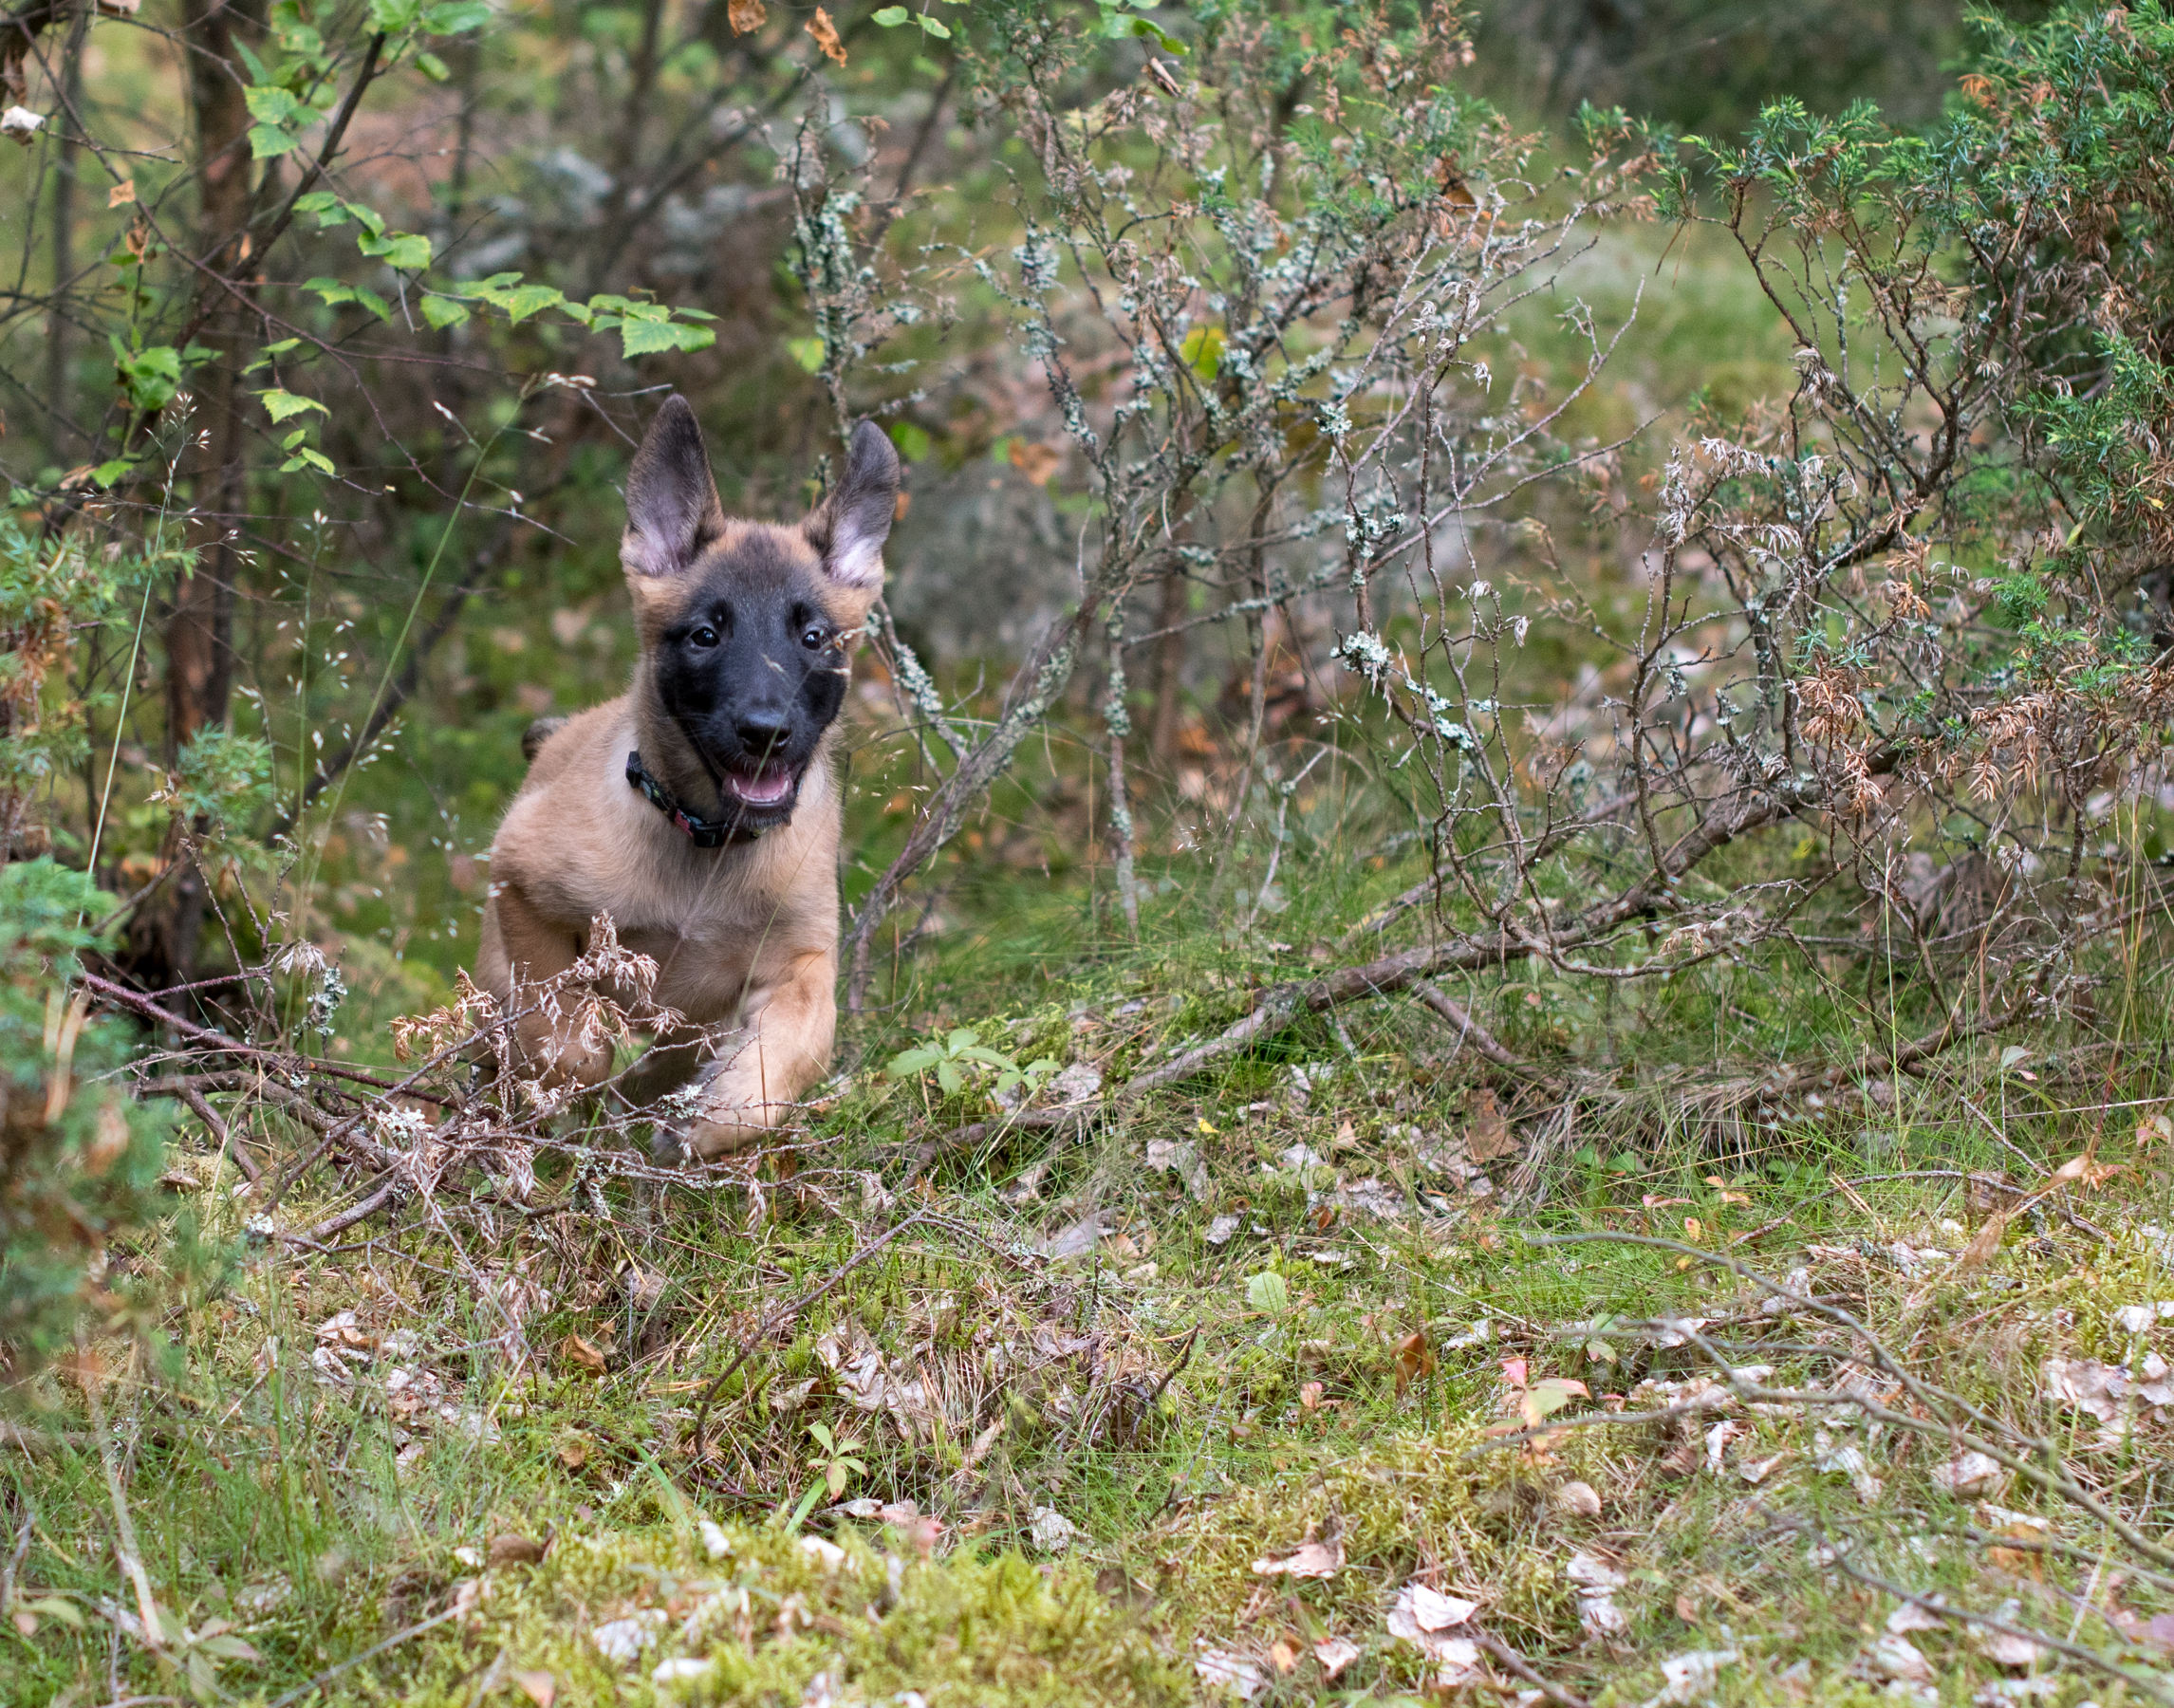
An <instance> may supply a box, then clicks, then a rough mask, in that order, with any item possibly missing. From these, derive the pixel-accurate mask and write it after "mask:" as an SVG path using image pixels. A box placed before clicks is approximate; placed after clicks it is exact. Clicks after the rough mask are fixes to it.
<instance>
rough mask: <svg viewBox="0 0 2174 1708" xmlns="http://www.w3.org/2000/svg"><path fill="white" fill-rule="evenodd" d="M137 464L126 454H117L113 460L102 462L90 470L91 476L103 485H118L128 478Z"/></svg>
mask: <svg viewBox="0 0 2174 1708" xmlns="http://www.w3.org/2000/svg"><path fill="white" fill-rule="evenodd" d="M135 467H136V465H135V463H133V462H132V461H130V460H129V459H128V458H127V457H125V456H117V457H115V458H114V459H113V460H112V461H111V462H102V463H100V464H99V465H98V467H97V468H95V469H93V470H92V471H91V472H90V477H91V478H92V479H93V480H95V481H97V482H98V484H99V485H100V486H102V487H109V486H115V485H118V484H119V483H120V482H121V481H123V480H125V479H127V477H128V473H129V471H130V470H131V469H133V468H135Z"/></svg>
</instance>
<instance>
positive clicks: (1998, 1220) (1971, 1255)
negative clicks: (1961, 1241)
mask: <svg viewBox="0 0 2174 1708" xmlns="http://www.w3.org/2000/svg"><path fill="white" fill-rule="evenodd" d="M2007 1232H2008V1212H2007V1211H2005V1210H1996V1211H1994V1213H1993V1214H1992V1215H1991V1216H1987V1217H1986V1218H1985V1225H1984V1226H1983V1227H1982V1228H1980V1229H1979V1230H1978V1237H1977V1238H1975V1239H1973V1240H1972V1241H1971V1242H1970V1245H1969V1247H1968V1248H1967V1249H1966V1250H1965V1251H1964V1252H1963V1253H1962V1255H1961V1256H1960V1257H1959V1258H1958V1259H1956V1267H1957V1268H1959V1269H1966V1270H1972V1269H1983V1268H1984V1267H1985V1265H1987V1264H1988V1263H1991V1262H1992V1261H1993V1259H1994V1257H1995V1256H1996V1255H1997V1254H1998V1253H1999V1250H2000V1241H2001V1239H2002V1238H2003V1237H2004V1236H2005V1235H2006V1234H2007Z"/></svg>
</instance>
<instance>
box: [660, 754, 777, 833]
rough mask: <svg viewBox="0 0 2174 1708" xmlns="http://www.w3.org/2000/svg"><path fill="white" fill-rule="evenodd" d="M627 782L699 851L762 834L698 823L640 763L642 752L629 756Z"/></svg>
mask: <svg viewBox="0 0 2174 1708" xmlns="http://www.w3.org/2000/svg"><path fill="white" fill-rule="evenodd" d="M626 781H627V783H628V784H629V785H630V786H631V787H633V788H634V789H639V790H640V791H641V793H642V794H644V795H646V796H648V798H649V804H650V805H651V806H652V807H654V808H657V810H658V811H660V812H661V813H662V814H663V815H664V816H665V817H666V818H668V819H670V820H671V821H672V822H673V823H674V824H675V825H677V826H678V827H679V828H680V829H682V830H684V831H685V832H686V833H687V839H688V841H690V842H692V843H693V844H694V845H695V846H697V848H721V847H723V846H724V845H726V844H727V843H735V842H753V841H754V839H755V838H756V837H758V836H760V835H761V834H762V832H761V831H760V830H757V829H753V828H751V827H749V826H745V825H741V824H739V823H737V822H734V823H731V824H728V823H726V822H725V821H724V820H722V819H698V818H697V817H696V816H695V815H694V814H693V813H691V812H689V811H688V810H687V809H686V808H684V807H682V806H680V805H679V803H678V801H676V800H674V799H673V798H672V791H671V790H670V789H666V788H665V787H664V785H663V784H661V783H660V782H658V780H657V779H656V778H655V777H653V776H651V775H650V774H649V769H648V767H646V766H645V765H643V764H642V763H641V749H639V748H637V749H636V750H635V751H634V752H631V753H629V754H627V755H626Z"/></svg>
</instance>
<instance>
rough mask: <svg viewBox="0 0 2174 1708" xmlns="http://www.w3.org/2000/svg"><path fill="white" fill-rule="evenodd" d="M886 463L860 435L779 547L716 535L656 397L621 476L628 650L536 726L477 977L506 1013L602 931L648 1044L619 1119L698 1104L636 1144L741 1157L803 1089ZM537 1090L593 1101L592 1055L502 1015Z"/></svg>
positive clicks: (817, 1037)
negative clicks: (853, 668) (640, 967)
mask: <svg viewBox="0 0 2174 1708" xmlns="http://www.w3.org/2000/svg"><path fill="white" fill-rule="evenodd" d="M898 488H899V459H898V454H897V452H895V451H894V450H893V449H892V448H891V442H890V440H889V439H888V438H887V437H885V436H884V435H883V432H882V431H881V430H880V429H879V428H877V427H876V426H875V425H874V424H873V423H872V422H867V421H864V422H862V423H861V425H860V427H859V428H858V429H856V430H855V432H854V434H853V440H852V445H851V448H850V450H849V451H848V453H847V456H846V463H845V475H844V478H843V479H841V480H839V481H838V482H837V483H836V484H835V485H834V486H833V487H832V489H831V491H830V493H829V496H828V497H827V498H826V499H825V500H824V501H823V503H822V505H821V506H820V507H819V508H818V509H817V510H816V511H814V512H813V513H812V514H811V515H809V516H808V519H807V520H806V521H804V522H802V523H801V524H800V525H799V526H798V527H796V528H788V527H777V526H773V525H771V524H769V523H762V522H743V521H737V520H734V519H732V518H730V517H728V516H726V514H725V511H724V506H723V505H722V503H721V502H720V501H719V500H718V497H717V487H716V482H715V478H714V477H713V476H712V475H711V473H710V461H709V454H708V453H707V451H706V450H705V449H704V448H703V444H702V434H701V429H700V428H699V427H698V426H697V424H696V421H695V412H694V410H693V409H692V408H690V407H689V406H688V404H687V401H686V399H683V398H678V397H673V398H669V399H666V400H665V403H664V407H663V408H662V409H661V410H660V411H659V412H658V416H657V418H656V420H655V421H654V422H652V423H651V425H650V428H649V432H648V435H647V436H646V437H644V438H643V439H642V441H641V449H640V450H639V451H637V452H636V453H635V455H634V463H633V466H632V468H631V469H630V470H629V471H628V473H627V477H626V532H625V534H624V536H623V537H622V540H621V542H620V562H621V564H622V566H623V567H624V568H625V571H626V580H627V585H628V586H629V587H630V588H631V589H632V592H633V595H634V620H635V625H636V627H637V629H638V630H639V632H640V635H641V659H640V660H639V661H638V662H637V663H636V665H635V667H634V682H633V686H632V688H631V689H630V691H629V692H628V693H627V694H626V695H625V696H622V698H619V699H615V700H613V701H611V702H610V703H609V704H607V705H602V706H598V707H596V708H595V709H594V710H592V711H588V712H585V713H582V714H581V715H579V716H576V717H573V718H569V719H568V720H567V722H566V723H565V724H564V725H563V726H561V727H559V728H557V729H555V730H551V731H548V733H546V734H545V736H544V739H543V740H542V742H541V744H540V746H539V747H538V748H537V750H536V752H534V754H533V759H534V763H533V765H532V766H531V768H530V771H529V776H528V780H527V781H526V782H525V783H524V784H523V785H522V788H521V792H520V793H519V795H517V796H516V797H515V799H514V802H513V805H512V807H511V808H510V809H509V810H508V812H507V814H506V819H505V822H504V823H503V824H501V825H500V826H499V827H498V836H497V839H496V841H494V842H493V843H492V846H491V896H490V900H489V902H488V903H487V904H486V906H485V908H484V915H483V939H482V947H481V951H480V954H479V956H478V959H477V965H476V981H477V983H478V984H480V985H481V986H483V988H485V989H486V990H488V991H490V992H491V993H492V994H493V995H494V996H496V997H497V998H498V999H499V1001H500V1002H501V1003H504V1004H508V1005H509V1006H511V1007H516V1008H517V1007H519V1006H522V1003H521V992H522V990H523V987H525V986H528V985H531V984H533V983H534V982H536V981H538V980H541V979H546V978H549V977H551V976H552V975H556V974H559V973H563V972H565V971H566V970H567V968H568V967H570V966H572V965H573V963H574V962H575V961H576V960H577V959H578V958H579V957H580V956H582V955H583V953H584V952H585V950H586V948H587V945H588V932H589V921H590V920H591V919H593V918H594V917H595V916H596V915H598V914H608V915H610V917H611V919H612V921H613V922H614V924H615V925H616V926H617V928H618V931H619V938H620V941H621V943H622V944H623V945H624V946H625V947H627V948H629V949H633V950H637V951H640V952H641V953H642V954H644V955H648V956H654V957H655V959H656V961H657V963H658V966H659V968H660V975H659V977H658V980H657V985H656V990H655V993H654V996H655V1001H656V1002H657V1003H658V1004H659V1005H660V1006H662V1007H664V1008H669V1009H672V1010H675V1011H677V1012H678V1013H679V1014H681V1015H682V1016H684V1018H685V1021H686V1025H685V1026H684V1027H682V1028H678V1029H677V1030H671V1031H669V1032H660V1034H659V1035H658V1036H657V1038H656V1041H655V1043H654V1044H653V1045H652V1047H651V1048H650V1049H649V1050H648V1051H647V1052H646V1053H645V1054H644V1055H643V1056H642V1058H641V1061H640V1062H638V1063H637V1064H636V1065H635V1066H634V1068H632V1069H630V1070H629V1072H628V1073H627V1075H626V1077H625V1079H624V1080H623V1081H622V1084H621V1086H620V1089H621V1090H622V1093H623V1094H624V1095H625V1096H626V1097H627V1098H628V1100H629V1101H630V1102H631V1103H633V1104H634V1105H636V1106H644V1105H648V1104H650V1103H652V1102H654V1101H655V1100H656V1099H657V1098H659V1097H660V1096H661V1095H663V1094H664V1093H665V1092H667V1091H671V1090H674V1089H677V1088H678V1087H680V1086H685V1085H687V1084H688V1083H689V1082H690V1081H693V1082H695V1083H696V1085H697V1096H696V1097H695V1098H694V1099H693V1100H691V1101H692V1103H693V1109H694V1112H693V1114H692V1115H691V1116H689V1117H687V1118H686V1119H684V1120H683V1121H680V1122H678V1123H673V1124H671V1125H666V1124H665V1123H660V1124H659V1127H658V1150H659V1152H660V1155H663V1156H666V1157H670V1156H673V1155H676V1154H678V1151H679V1150H680V1148H681V1147H682V1146H683V1147H684V1148H685V1149H687V1150H691V1151H693V1152H695V1153H696V1154H697V1155H698V1156H703V1157H714V1156H717V1155H720V1154H722V1153H724V1152H726V1151H731V1150H735V1149H737V1148H739V1147H740V1146H742V1145H745V1144H748V1143H751V1142H753V1141H754V1140H756V1139H758V1138H759V1137H760V1136H761V1135H762V1133H763V1132H764V1131H765V1130H766V1129H767V1128H768V1127H770V1126H771V1124H772V1123H774V1122H775V1121H776V1120H777V1118H778V1115H779V1114H780V1113H781V1111H782V1109H783V1108H784V1106H785V1105H789V1104H790V1103H791V1102H792V1101H793V1100H794V1099H795V1098H797V1097H798V1096H799V1095H800V1094H801V1093H802V1092H804V1091H805V1090H807V1089H808V1086H811V1085H813V1084H814V1083H815V1081H816V1080H817V1079H819V1078H820V1077H821V1076H822V1074H823V1072H824V1069H825V1068H826V1067H827V1064H828V1062H829V1059H830V1046H831V1041H832V1038H833V1036H834V1034H835V1032H836V1030H837V1003H836V994H835V986H836V982H837V971H838V839H839V834H840V829H841V826H842V822H843V814H842V811H841V799H840V791H841V784H840V780H839V776H838V767H837V764H836V759H835V750H836V743H837V736H836V733H835V731H834V728H833V725H834V723H835V720H836V718H837V716H838V712H839V708H840V707H841V706H842V705H843V704H844V702H845V684H846V677H847V673H848V668H849V666H848V655H849V652H850V648H851V645H852V642H853V641H854V639H855V638H856V637H857V636H858V634H859V633H860V630H861V627H862V624H863V622H864V620H865V619H866V617H867V614H868V607H869V606H870V605H871V604H873V603H875V600H876V596H877V594H878V593H879V592H881V591H882V589H883V541H884V539H885V538H886V536H887V535H888V534H889V532H890V528H891V517H892V515H893V513H894V511H896V509H897V502H898ZM515 1036H516V1047H517V1049H518V1051H519V1053H520V1055H521V1056H522V1057H523V1058H524V1059H525V1063H526V1066H527V1068H528V1070H529V1071H530V1072H531V1073H534V1074H535V1075H537V1076H538V1077H540V1078H541V1079H543V1080H544V1082H545V1083H546V1084H547V1085H551V1086H564V1085H567V1084H569V1083H572V1084H579V1085H582V1086H594V1085H597V1084H600V1083H601V1082H603V1081H604V1079H606V1078H607V1077H608V1076H609V1075H610V1073H611V1068H612V1062H611V1050H610V1048H609V1046H608V1045H605V1046H603V1047H601V1048H600V1047H596V1046H593V1045H590V1044H585V1043H584V1042H583V1040H582V1038H581V1036H580V1034H579V1029H578V1027H577V1026H576V1025H575V1023H574V1022H572V1021H571V1020H569V1019H567V1018H564V1017H556V1018H555V1017H553V1016H551V1015H548V1014H545V1013H530V1014H528V1015H525V1016H523V1017H522V1018H521V1019H520V1020H519V1021H518V1022H517V1023H516V1027H515Z"/></svg>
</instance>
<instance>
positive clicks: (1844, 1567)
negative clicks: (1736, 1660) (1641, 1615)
mask: <svg viewBox="0 0 2174 1708" xmlns="http://www.w3.org/2000/svg"><path fill="white" fill-rule="evenodd" d="M1775 1522H1776V1523H1777V1524H1778V1525H1779V1526H1780V1527H1781V1528H1782V1529H1784V1530H1788V1531H1793V1532H1796V1533H1797V1534H1798V1535H1809V1536H1812V1537H1816V1538H1818V1539H1819V1540H1821V1541H1822V1542H1824V1541H1825V1540H1826V1538H1825V1534H1824V1532H1822V1531H1821V1530H1820V1528H1819V1526H1818V1525H1816V1524H1812V1523H1810V1522H1808V1521H1807V1520H1804V1519H1801V1518H1793V1517H1787V1516H1777V1517H1776V1519H1775ZM1828 1563H1829V1564H1830V1565H1831V1566H1833V1567H1834V1568H1835V1569H1837V1570H1839V1571H1841V1572H1842V1573H1843V1574H1844V1575H1845V1576H1848V1577H1852V1578H1854V1579H1856V1580H1857V1582H1858V1583H1860V1584H1863V1585H1864V1586H1865V1587H1867V1588H1870V1589H1878V1590H1881V1591H1883V1592H1884V1593H1886V1594H1888V1595H1891V1596H1893V1597H1894V1598H1895V1599H1896V1600H1897V1601H1900V1602H1906V1603H1908V1604H1909V1605H1910V1606H1913V1607H1916V1608H1919V1609H1920V1610H1921V1611H1923V1612H1926V1613H1932V1614H1936V1615H1937V1616H1939V1617H1940V1618H1942V1619H1945V1620H1949V1621H1952V1622H1953V1623H1955V1624H1973V1625H1981V1626H1983V1627H1984V1628H1985V1629H1986V1630H1989V1631H1997V1632H1999V1633H2000V1634H2001V1635H2002V1636H2003V1637H2020V1638H2021V1639H2022V1640H2023V1641H2024V1642H2026V1643H2036V1644H2037V1645H2038V1646H2039V1647H2040V1648H2042V1649H2045V1650H2046V1651H2047V1652H2049V1653H2051V1654H2055V1655H2065V1656H2067V1657H2068V1658H2069V1659H2070V1660H2071V1661H2080V1662H2083V1663H2084V1664H2085V1665H2086V1666H2090V1667H2095V1668H2096V1669H2097V1670H2098V1671H2100V1672H2103V1673H2105V1674H2107V1675H2108V1676H2109V1677H2110V1678H2116V1679H2120V1680H2123V1681H2124V1682H2125V1683H2128V1684H2133V1685H2135V1686H2136V1687H2137V1688H2139V1689H2140V1690H2142V1691H2144V1692H2145V1693H2146V1695H2147V1696H2151V1697H2155V1698H2157V1699H2159V1700H2160V1701H2162V1702H2174V1689H2169V1688H2168V1686H2167V1683H2166V1681H2165V1680H2164V1679H2162V1678H2160V1677H2159V1676H2158V1675H2157V1674H2156V1673H2151V1672H2130V1671H2129V1670H2128V1668H2127V1667H2125V1666H2123V1665H2122V1664H2121V1663H2120V1662H2117V1661H2109V1660H2108V1659H2107V1657H2106V1656H2104V1655H2102V1654H2100V1653H2099V1652H2098V1651H2097V1650H2096V1649H2093V1648H2086V1647H2085V1646H2084V1645H2083V1644H2082V1643H2070V1642H2067V1641H2065V1640H2064V1639H2062V1638H2059V1637H2050V1636H2048V1635H2047V1634H2046V1633H2045V1632H2043V1631H2035V1630H2032V1629H2030V1628H2029V1627H2028V1626H2025V1625H2016V1624H2009V1623H2008V1622H2007V1621H2006V1620H2004V1619H1996V1618H1994V1617H1993V1616H1992V1615H1991V1614H1987V1613H1973V1612H1971V1611H1970V1610H1969V1609H1968V1608H1967V1607H1951V1606H1948V1605H1947V1604H1946V1603H1945V1602H1942V1601H1939V1600H1937V1599H1935V1598H1934V1597H1932V1596H1929V1595H1920V1594H1919V1593H1917V1591H1915V1590H1913V1589H1905V1588H1904V1587H1902V1586H1901V1585H1900V1584H1894V1583H1889V1582H1888V1581H1887V1580H1886V1578H1884V1577H1880V1576H1878V1575H1877V1574H1876V1573H1873V1572H1869V1571H1867V1570H1866V1569H1864V1568H1863V1567H1861V1566H1857V1565H1855V1564H1853V1563H1852V1562H1851V1561H1850V1559H1849V1555H1848V1554H1847V1553H1845V1552H1843V1551H1842V1550H1840V1549H1839V1548H1835V1547H1833V1546H1832V1545H1831V1544H1829V1555H1828ZM2116 1628H2117V1629H2118V1627H2116Z"/></svg>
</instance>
